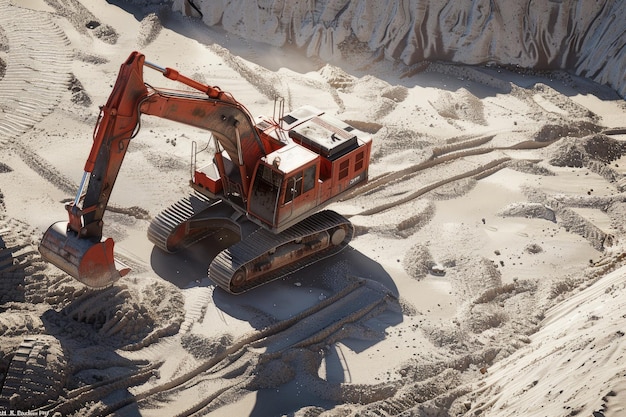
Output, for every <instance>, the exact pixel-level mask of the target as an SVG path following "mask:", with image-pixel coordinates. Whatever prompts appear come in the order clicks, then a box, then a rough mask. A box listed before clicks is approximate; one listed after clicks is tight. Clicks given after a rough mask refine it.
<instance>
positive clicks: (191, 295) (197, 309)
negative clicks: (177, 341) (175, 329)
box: [180, 285, 223, 333]
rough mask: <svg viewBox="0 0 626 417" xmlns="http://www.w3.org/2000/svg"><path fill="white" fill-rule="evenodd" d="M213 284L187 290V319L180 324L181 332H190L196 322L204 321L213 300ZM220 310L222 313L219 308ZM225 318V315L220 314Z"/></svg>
mask: <svg viewBox="0 0 626 417" xmlns="http://www.w3.org/2000/svg"><path fill="white" fill-rule="evenodd" d="M214 288H215V287H213V286H208V285H207V286H203V287H200V286H199V287H194V288H189V289H187V290H184V292H185V320H184V321H183V323H182V324H181V325H180V332H181V333H188V332H189V331H190V330H191V328H192V327H193V325H194V324H195V323H202V322H203V321H204V316H205V315H206V310H207V308H208V306H209V305H210V304H212V302H211V297H212V295H213V290H214ZM217 311H218V312H220V313H221V311H220V310H219V309H217ZM220 317H221V318H222V320H223V316H220Z"/></svg>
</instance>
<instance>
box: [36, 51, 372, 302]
mask: <svg viewBox="0 0 626 417" xmlns="http://www.w3.org/2000/svg"><path fill="white" fill-rule="evenodd" d="M144 66H145V67H148V68H151V69H153V70H156V71H159V72H161V73H162V74H163V75H164V76H165V77H166V78H168V79H171V80H174V81H177V82H180V83H182V84H184V85H185V86H187V87H189V88H187V89H186V90H170V89H161V88H155V87H152V86H150V85H148V84H146V83H145V82H144V77H143V69H144ZM279 103H280V102H279ZM276 107H277V106H276V105H275V115H274V117H272V118H271V119H270V118H265V117H259V118H257V119H256V120H254V119H253V118H252V117H251V116H250V113H249V112H248V111H247V109H246V108H245V107H244V106H243V105H242V104H241V103H239V102H238V101H236V100H235V99H234V98H233V96H232V95H230V94H229V93H226V92H224V91H222V90H221V89H219V88H218V87H210V86H208V85H205V84H203V83H200V82H198V81H195V80H193V79H191V78H188V77H186V76H184V75H182V74H180V73H179V72H178V71H176V70H174V69H172V68H162V67H160V66H158V65H155V64H152V63H149V62H147V61H146V60H145V57H144V55H142V54H141V53H139V52H133V53H132V54H131V55H130V57H129V58H128V59H127V60H126V62H124V64H122V66H121V69H120V72H119V74H118V77H117V81H116V83H115V86H114V87H113V91H112V92H111V95H110V96H109V98H108V101H107V103H106V105H105V106H103V107H101V111H100V116H99V118H98V122H97V124H96V127H95V130H94V142H93V146H92V148H91V152H90V154H89V157H88V158H87V162H86V164H85V169H84V171H85V172H84V174H83V178H82V181H81V184H80V186H79V189H78V192H77V194H76V198H75V199H74V201H73V202H72V203H69V204H67V205H66V209H67V212H68V214H69V222H66V221H62V222H57V223H54V224H53V225H52V226H50V228H49V229H48V230H47V231H46V233H45V234H44V236H43V239H42V241H41V244H40V246H39V250H40V252H41V254H42V256H43V257H44V259H46V260H48V261H49V262H51V263H52V264H54V265H56V266H57V267H58V268H60V269H62V270H63V271H65V272H67V273H68V274H70V275H71V276H73V277H74V278H76V279H77V280H79V281H80V282H82V283H84V284H86V285H88V286H91V287H96V288H98V287H105V286H108V285H110V284H111V283H113V282H115V281H116V280H118V279H119V278H120V277H122V276H124V275H125V274H127V273H128V272H129V268H127V267H126V266H125V265H123V264H122V263H121V262H118V261H117V260H116V259H115V258H114V256H113V239H111V238H103V234H102V230H103V221H102V218H103V216H104V213H105V211H106V209H107V204H108V202H109V197H110V195H111V191H112V190H113V186H114V184H115V181H116V178H117V175H118V172H119V169H120V166H121V165H122V162H123V159H124V155H125V154H126V151H127V149H128V146H129V144H130V142H131V140H132V139H133V138H134V137H135V136H136V135H137V134H138V132H139V130H140V119H141V118H140V116H141V115H142V114H146V115H152V116H157V117H162V118H165V119H170V120H174V121H177V122H181V123H184V124H187V125H191V126H195V127H199V128H202V129H206V130H207V131H208V133H209V134H208V135H207V143H209V142H212V143H213V146H214V155H213V156H212V157H211V158H210V159H209V160H208V161H209V163H208V164H206V165H204V166H198V164H197V154H198V151H197V148H198V147H197V145H196V142H194V143H193V146H192V169H191V172H192V178H191V181H190V185H191V187H192V188H193V190H194V191H193V192H192V193H190V195H189V196H187V197H185V198H183V199H182V200H180V201H178V202H177V203H175V204H174V205H172V206H171V207H169V208H167V209H165V210H164V211H163V212H162V213H160V214H158V215H157V216H156V217H155V218H154V219H153V220H152V222H151V224H150V226H149V229H148V238H149V239H150V240H151V241H152V242H153V243H154V244H155V245H156V246H157V247H159V248H161V249H163V250H165V251H167V252H176V251H179V250H181V249H183V248H186V247H188V246H190V245H192V244H193V243H195V242H198V241H200V240H202V239H204V238H206V237H207V236H209V235H211V234H213V233H216V232H219V231H223V230H224V229H226V230H228V231H230V232H234V233H235V234H236V235H237V236H238V237H239V239H238V241H237V242H236V243H234V244H232V245H231V246H229V247H226V248H223V250H222V251H221V252H220V253H219V254H218V255H217V256H216V257H215V258H214V259H213V261H212V262H211V264H210V267H209V278H210V279H211V280H212V281H213V282H215V283H216V284H217V285H218V286H220V287H221V288H223V289H224V290H226V291H228V292H230V293H233V294H237V293H241V292H243V291H246V290H249V289H251V288H254V287H256V286H259V285H262V284H264V283H266V282H269V281H271V280H273V279H276V278H279V277H282V276H285V275H287V274H289V273H291V272H293V271H296V270H297V269H300V268H302V267H304V266H306V265H309V264H312V263H314V262H316V261H317V260H319V259H322V258H325V257H328V256H331V255H333V254H335V253H337V252H339V251H340V250H341V249H343V248H344V247H345V246H346V245H347V244H348V242H349V241H350V239H351V238H352V236H353V234H354V228H353V226H352V224H351V223H350V222H349V221H348V220H347V219H345V218H344V217H342V216H340V215H339V214H337V213H335V212H333V211H330V210H322V211H320V210H321V209H322V208H323V207H324V206H325V205H327V204H329V203H331V202H333V201H336V200H337V199H338V198H339V197H340V196H341V195H342V193H344V192H345V191H347V190H348V189H350V188H352V187H354V186H356V185H357V184H359V183H362V182H364V181H366V180H367V174H368V166H369V159H370V153H371V147H372V142H371V137H369V136H368V135H366V134H365V133H364V132H361V131H359V130H357V129H354V128H353V127H352V126H349V125H348V124H346V123H344V122H342V121H341V120H339V119H337V118H335V117H332V116H330V115H328V114H325V113H324V112H322V111H320V110H318V109H316V108H314V107H312V106H304V107H301V108H298V109H296V110H294V111H292V112H290V113H287V114H284V111H281V110H279V111H278V113H279V115H278V117H276ZM278 108H279V109H280V108H281V106H280V105H278ZM220 249H222V248H220Z"/></svg>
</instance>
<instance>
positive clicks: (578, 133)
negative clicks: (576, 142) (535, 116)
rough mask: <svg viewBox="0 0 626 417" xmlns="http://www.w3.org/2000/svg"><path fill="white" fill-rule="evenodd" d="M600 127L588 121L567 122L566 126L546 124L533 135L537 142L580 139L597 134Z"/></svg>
mask: <svg viewBox="0 0 626 417" xmlns="http://www.w3.org/2000/svg"><path fill="white" fill-rule="evenodd" d="M600 130H601V127H600V126H598V125H596V124H595V123H592V122H588V121H576V122H569V123H568V124H546V125H544V126H542V127H541V129H539V131H538V132H537V133H536V134H535V136H534V139H535V140H536V141H537V142H552V141H553V140H558V139H561V138H564V137H574V138H580V137H583V136H587V135H590V134H593V133H598V132H599V131H600Z"/></svg>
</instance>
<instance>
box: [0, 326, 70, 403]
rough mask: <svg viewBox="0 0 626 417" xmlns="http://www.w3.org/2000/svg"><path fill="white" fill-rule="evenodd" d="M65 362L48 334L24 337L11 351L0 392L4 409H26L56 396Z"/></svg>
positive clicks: (63, 372)
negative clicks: (13, 352) (9, 361)
mask: <svg viewBox="0 0 626 417" xmlns="http://www.w3.org/2000/svg"><path fill="white" fill-rule="evenodd" d="M67 368H68V364H67V361H66V359H65V355H64V353H63V348H62V347H61V344H60V343H59V341H58V340H57V339H55V338H53V337H52V336H41V335H40V336H33V337H27V338H26V339H24V341H23V342H22V344H20V346H19V347H18V349H17V351H16V352H15V354H14V355H13V359H12V360H11V364H10V365H9V369H8V371H7V374H6V377H5V379H4V385H3V387H2V391H1V392H0V407H2V409H4V410H27V409H31V408H32V407H37V406H40V405H41V404H43V403H45V402H47V401H48V400H51V399H56V398H57V397H58V395H59V393H60V392H61V390H62V389H63V386H64V385H65V377H66V374H67V370H68V369H67Z"/></svg>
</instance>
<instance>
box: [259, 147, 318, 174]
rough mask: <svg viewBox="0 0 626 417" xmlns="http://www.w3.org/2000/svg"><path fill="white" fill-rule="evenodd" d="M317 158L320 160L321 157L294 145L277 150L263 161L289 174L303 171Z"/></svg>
mask: <svg viewBox="0 0 626 417" xmlns="http://www.w3.org/2000/svg"><path fill="white" fill-rule="evenodd" d="M317 158H319V155H317V154H316V153H315V152H312V151H310V150H308V149H306V148H303V147H302V146H298V145H296V144H293V143H292V144H289V145H287V146H284V147H282V148H280V149H277V150H275V151H274V152H272V153H270V154H269V155H267V156H266V157H264V158H263V160H264V161H265V162H266V163H267V164H269V165H272V166H274V168H276V169H277V170H278V171H280V172H282V173H284V174H289V173H291V172H293V171H297V170H298V169H302V167H303V166H305V165H308V164H309V163H310V162H312V161H314V160H315V159H317Z"/></svg>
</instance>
